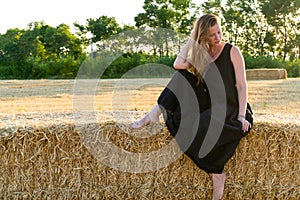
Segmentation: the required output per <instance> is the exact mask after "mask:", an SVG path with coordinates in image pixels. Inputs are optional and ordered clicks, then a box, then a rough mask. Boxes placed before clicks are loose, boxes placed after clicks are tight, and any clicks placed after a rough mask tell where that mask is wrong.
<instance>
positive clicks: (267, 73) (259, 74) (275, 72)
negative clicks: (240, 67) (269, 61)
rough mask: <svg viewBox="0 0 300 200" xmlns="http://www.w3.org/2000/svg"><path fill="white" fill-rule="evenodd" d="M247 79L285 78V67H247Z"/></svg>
mask: <svg viewBox="0 0 300 200" xmlns="http://www.w3.org/2000/svg"><path fill="white" fill-rule="evenodd" d="M246 77H247V80H277V79H287V71H286V69H277V68H260V69H247V70H246Z"/></svg>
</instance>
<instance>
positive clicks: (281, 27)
mask: <svg viewBox="0 0 300 200" xmlns="http://www.w3.org/2000/svg"><path fill="white" fill-rule="evenodd" d="M261 2H262V7H261V9H262V12H263V14H264V16H265V17H266V19H267V21H268V24H269V25H270V26H271V27H270V28H272V29H273V31H274V32H275V36H276V39H277V40H278V45H277V52H278V53H279V56H281V57H282V59H283V60H286V58H287V56H288V54H289V53H290V52H291V51H292V50H293V49H294V48H297V46H293V45H294V44H293V41H294V40H295V39H296V37H297V34H299V32H300V30H299V22H297V20H299V11H300V1H299V0H261Z"/></svg>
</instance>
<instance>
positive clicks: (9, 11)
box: [0, 0, 205, 34]
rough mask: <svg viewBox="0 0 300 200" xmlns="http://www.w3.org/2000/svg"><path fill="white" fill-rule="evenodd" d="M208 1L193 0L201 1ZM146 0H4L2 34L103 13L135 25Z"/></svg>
mask: <svg viewBox="0 0 300 200" xmlns="http://www.w3.org/2000/svg"><path fill="white" fill-rule="evenodd" d="M204 1H205V0H193V2H194V3H196V4H200V3H203V2H204ZM143 5H144V0H83V1H82V0H80V1H78V0H73V1H67V0H51V1H50V0H7V1H2V2H1V7H0V33H1V34H4V33H5V32H6V30H7V29H10V28H20V29H26V28H27V25H28V24H29V23H30V22H36V21H44V22H45V23H46V24H48V25H50V26H54V27H55V26H57V25H59V24H61V23H65V24H68V25H70V26H71V28H72V26H73V23H74V22H76V21H77V22H79V23H81V24H85V22H86V20H87V19H88V18H98V17H100V16H102V15H107V16H109V17H115V18H116V20H117V22H118V23H119V24H120V25H122V24H131V25H134V17H135V16H136V15H137V14H138V13H141V12H143V11H144V10H143V8H142V7H143Z"/></svg>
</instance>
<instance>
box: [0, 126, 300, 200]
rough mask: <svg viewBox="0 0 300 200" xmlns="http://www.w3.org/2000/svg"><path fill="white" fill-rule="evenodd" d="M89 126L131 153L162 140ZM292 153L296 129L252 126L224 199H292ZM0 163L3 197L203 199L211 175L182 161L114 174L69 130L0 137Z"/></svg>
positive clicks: (299, 189) (297, 174) (295, 153)
mask: <svg viewBox="0 0 300 200" xmlns="http://www.w3.org/2000/svg"><path fill="white" fill-rule="evenodd" d="M91 127H92V128H93V129H94V130H95V133H96V132H97V131H98V132H99V130H100V129H101V130H102V129H103V128H104V129H105V128H107V130H112V131H113V133H112V132H110V133H109V132H107V135H106V136H109V137H108V138H109V139H110V141H111V142H112V143H114V144H116V145H119V147H120V148H125V147H126V143H124V141H126V140H128V138H130V139H131V140H132V141H133V142H132V143H131V144H130V145H132V146H130V147H128V148H129V149H130V150H132V151H133V152H149V151H152V150H153V149H159V148H160V147H162V146H166V145H168V142H170V140H169V137H166V134H168V133H166V132H164V131H166V130H165V129H162V131H163V133H161V134H159V135H156V136H153V137H150V138H147V139H145V138H140V139H139V138H134V137H131V136H130V135H128V134H125V133H124V132H122V131H121V130H120V129H119V127H118V126H117V125H116V124H114V123H106V124H105V123H104V124H99V125H98V126H95V125H93V126H91ZM93 136H95V135H93ZM90 137H92V135H91V136H90ZM95 138H96V137H95ZM162 138H168V139H166V141H165V143H163V140H162ZM95 144H97V142H95ZM139 145H140V146H139ZM94 147H96V145H95V146H94ZM141 147H142V148H141ZM299 147H300V128H299V125H295V124H270V123H267V122H259V121H258V122H256V124H255V127H254V128H253V130H252V132H251V133H250V134H249V135H248V136H247V137H245V138H244V139H242V141H241V143H240V145H239V147H238V149H237V151H236V153H235V154H234V156H233V158H232V159H230V161H229V162H228V163H227V165H226V166H225V172H226V174H227V181H226V187H225V194H224V199H258V200H260V199H261V200H264V199H295V200H296V199H300V185H299V183H300V181H299V180H300V166H299V160H300V152H299ZM97 148H100V147H97ZM143 148H144V149H143ZM100 150H101V148H100ZM103 150H104V149H103ZM0 158H1V162H0V181H1V183H2V184H1V186H0V196H1V198H3V199H211V192H212V182H211V176H210V175H208V174H206V173H204V172H203V171H202V170H200V169H198V168H197V167H196V166H195V164H194V163H193V162H192V161H191V160H190V159H189V158H188V157H187V156H185V155H181V156H180V157H179V158H178V159H176V160H174V161H173V162H172V163H171V164H170V165H168V166H167V167H165V168H162V169H160V170H157V171H153V172H148V173H129V172H122V171H118V170H116V169H112V168H111V167H109V166H106V165H105V164H103V163H102V162H100V161H98V160H97V159H96V157H95V156H94V155H93V154H92V153H91V151H90V149H88V148H87V147H86V146H85V145H84V144H83V138H82V137H81V136H80V134H79V132H78V129H75V126H74V125H73V124H61V125H56V126H44V127H22V128H21V127H20V128H17V130H16V131H15V132H12V133H10V134H8V135H6V136H0ZM148 164H149V163H148ZM150 164H151V163H150Z"/></svg>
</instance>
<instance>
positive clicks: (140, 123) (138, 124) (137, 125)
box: [131, 114, 151, 128]
mask: <svg viewBox="0 0 300 200" xmlns="http://www.w3.org/2000/svg"><path fill="white" fill-rule="evenodd" d="M150 122H151V119H150V117H149V114H147V115H145V117H143V118H142V119H140V120H139V121H136V122H133V123H132V124H131V128H141V127H143V126H146V125H148V124H150Z"/></svg>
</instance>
